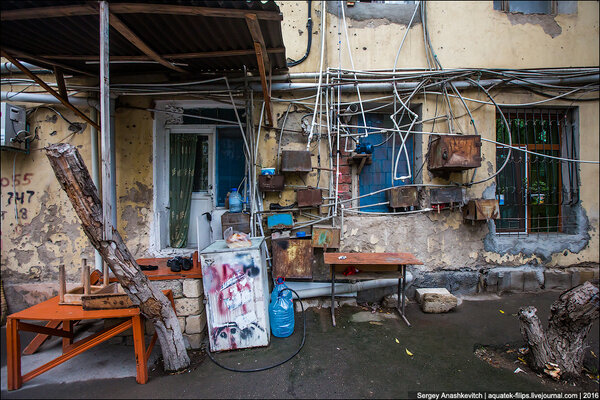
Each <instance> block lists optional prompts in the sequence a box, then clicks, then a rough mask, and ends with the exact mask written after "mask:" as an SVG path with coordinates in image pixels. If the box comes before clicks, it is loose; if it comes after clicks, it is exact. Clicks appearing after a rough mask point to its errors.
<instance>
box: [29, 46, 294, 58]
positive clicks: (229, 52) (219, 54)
mask: <svg viewBox="0 0 600 400" xmlns="http://www.w3.org/2000/svg"><path fill="white" fill-rule="evenodd" d="M284 51H285V47H273V48H269V49H267V53H283V52H284ZM253 54H256V52H255V51H254V48H252V49H248V50H223V51H203V52H196V53H174V54H163V55H161V57H162V58H164V59H177V60H190V59H196V58H215V57H237V56H249V55H253ZM40 57H44V58H48V59H51V60H73V61H99V60H100V57H99V56H97V55H92V54H90V55H69V54H44V55H43V56H40ZM110 59H111V60H113V61H150V60H152V58H150V57H149V56H146V55H143V56H111V57H110Z"/></svg>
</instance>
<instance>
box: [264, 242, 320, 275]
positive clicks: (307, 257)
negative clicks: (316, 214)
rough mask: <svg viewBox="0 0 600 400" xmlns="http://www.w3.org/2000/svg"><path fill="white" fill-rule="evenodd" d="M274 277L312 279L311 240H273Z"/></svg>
mask: <svg viewBox="0 0 600 400" xmlns="http://www.w3.org/2000/svg"><path fill="white" fill-rule="evenodd" d="M271 243H272V250H273V276H274V277H277V276H283V277H285V278H297V279H298V278H299V279H311V278H312V263H313V249H312V243H311V239H310V238H309V237H305V238H282V239H273V240H272V241H271Z"/></svg>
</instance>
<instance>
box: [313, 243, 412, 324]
mask: <svg viewBox="0 0 600 400" xmlns="http://www.w3.org/2000/svg"><path fill="white" fill-rule="evenodd" d="M324 256H325V257H324V259H325V264H329V266H330V268H331V322H332V323H333V326H335V280H336V278H338V279H346V280H352V281H361V280H371V279H380V278H398V307H397V309H398V313H400V316H401V317H402V319H404V322H406V324H407V325H408V326H410V322H408V319H407V318H406V316H405V314H404V306H405V304H404V303H405V301H404V291H405V289H406V266H407V265H423V263H422V262H421V261H419V260H418V259H417V258H415V256H414V255H412V254H411V253H324ZM337 265H342V266H346V267H347V266H356V267H357V268H358V269H360V270H361V272H359V273H358V274H356V275H348V276H345V275H344V274H342V273H341V272H337V273H336V271H335V269H336V266H337ZM390 268H394V270H391V269H390ZM364 270H371V272H367V273H365V272H363V271H364Z"/></svg>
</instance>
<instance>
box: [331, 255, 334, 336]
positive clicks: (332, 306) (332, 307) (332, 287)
mask: <svg viewBox="0 0 600 400" xmlns="http://www.w3.org/2000/svg"><path fill="white" fill-rule="evenodd" d="M330 268H331V323H332V324H333V326H335V265H334V264H331V265H330Z"/></svg>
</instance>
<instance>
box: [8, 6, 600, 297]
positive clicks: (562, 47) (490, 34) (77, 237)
mask: <svg viewBox="0 0 600 400" xmlns="http://www.w3.org/2000/svg"><path fill="white" fill-rule="evenodd" d="M306 4H307V3H306V2H304V1H302V2H291V1H290V2H287V1H285V2H284V1H282V2H278V5H279V6H280V8H281V11H282V13H283V15H284V20H283V23H282V28H283V38H284V41H285V46H286V56H288V57H290V58H293V59H298V58H300V57H301V56H302V55H303V54H304V51H305V49H306V37H307V35H308V34H309V33H308V32H306V27H305V25H306ZM427 4H428V15H429V27H430V35H431V40H432V42H433V46H434V48H435V51H436V53H437V55H438V57H439V59H440V61H441V63H442V65H443V66H444V67H445V68H457V67H488V68H539V67H570V66H598V65H599V52H598V48H599V46H598V45H599V43H598V12H599V8H598V7H599V6H598V2H597V1H591V2H586V1H581V2H579V3H578V11H577V14H575V15H558V16H556V17H555V18H554V19H553V20H552V18H550V19H548V18H546V19H545V20H544V21H542V22H543V23H542V24H541V25H540V24H539V23H518V21H517V22H515V18H514V16H510V15H508V14H506V13H502V12H499V11H495V10H493V8H492V1H481V2H427ZM382 6H386V7H387V5H382ZM390 7H391V6H390ZM320 8H321V3H320V2H318V1H314V2H313V20H314V26H313V29H312V31H313V32H312V35H313V44H312V50H311V53H310V55H309V57H308V59H307V60H306V61H305V62H303V63H302V64H300V65H298V66H297V67H293V68H291V69H290V72H291V73H295V72H315V71H318V69H319V55H320V43H321V36H320V33H319V30H320V22H321V16H322V15H323V13H321V11H320ZM326 18H327V27H326V32H327V36H326V54H325V65H324V66H323V69H324V70H325V69H326V68H327V67H331V68H337V67H338V66H339V65H340V61H339V59H338V26H340V20H339V19H338V18H337V17H336V16H335V15H333V14H330V13H326ZM511 21H512V22H511ZM553 21H554V22H553ZM533 22H536V21H533ZM537 22H539V21H537ZM553 23H556V24H558V26H559V28H560V29H561V33H560V34H559V35H556V36H555V37H552V36H551V35H550V34H548V33H546V32H544V28H546V29H556V27H555V26H553ZM347 24H348V34H349V37H350V43H351V47H352V55H353V60H354V64H355V68H356V69H391V68H393V63H394V58H395V55H396V52H397V47H398V44H399V42H400V40H401V38H402V36H403V34H404V32H405V30H406V26H405V25H401V24H395V23H389V22H387V21H386V20H374V21H363V22H360V23H359V22H356V21H353V20H351V19H348V21H347ZM342 26H343V25H342ZM342 29H343V28H342ZM298 30H301V31H303V33H302V35H299V32H298ZM342 35H343V31H342ZM342 45H343V57H342V60H341V65H342V67H343V68H350V67H351V63H350V60H349V58H348V54H347V48H346V47H345V45H346V42H345V38H343V41H342ZM363 48H365V49H363ZM397 67H398V68H407V67H411V68H423V67H426V61H425V56H424V46H423V31H422V25H421V24H420V23H418V24H416V25H415V26H414V27H413V28H412V29H411V30H410V32H409V34H408V37H407V41H406V43H405V45H404V48H403V50H402V53H401V57H400V59H399V62H398V65H397ZM315 81H316V80H315ZM304 82H306V81H304ZM2 89H3V90H13V89H11V88H5V87H3V88H2ZM382 94H387V93H380V94H369V95H365V96H364V97H365V98H372V97H376V96H380V95H382ZM464 94H465V95H466V96H470V97H475V98H479V99H485V95H483V94H482V93H478V92H476V91H465V93H464ZM306 95H308V93H306V92H303V93H299V94H295V95H294V97H303V96H306ZM259 96H260V95H259V94H257V96H256V98H259ZM274 96H275V97H284V98H285V97H289V96H290V95H289V93H288V94H278V93H274ZM346 99H348V100H356V96H355V95H348V96H346ZM496 99H497V101H499V102H502V103H520V102H526V101H536V100H540V99H542V98H541V97H538V96H534V95H531V94H526V93H517V92H510V93H508V92H507V93H499V94H498V95H497V97H496ZM305 101H307V102H312V101H314V100H305ZM416 103H424V104H423V107H422V112H423V118H428V117H429V116H432V115H433V114H434V109H435V104H434V103H433V99H432V98H429V97H428V98H427V102H424V99H423V98H422V97H417V98H416ZM119 104H120V105H128V106H135V107H143V108H145V107H150V106H151V104H152V102H151V100H150V99H147V98H141V97H126V98H121V99H119ZM440 104H441V102H440ZM452 104H453V107H454V108H455V109H456V110H460V111H461V112H462V108H461V105H460V102H458V101H456V100H453V103H452ZM552 105H563V106H565V105H566V106H571V105H572V104H571V103H570V102H554V103H552ZM32 106H33V105H32V104H28V105H27V107H32ZM577 106H578V107H579V116H580V123H581V125H580V137H581V144H582V145H581V151H580V157H581V158H582V159H588V160H598V159H599V154H598V148H599V143H598V138H599V136H600V135H599V131H598V126H599V121H598V114H599V112H598V111H599V110H598V108H599V105H598V102H586V103H581V104H577ZM286 107H287V103H280V102H274V106H273V114H274V115H275V116H276V118H281V117H282V116H283V114H284V112H285V110H286ZM440 107H442V108H440V109H439V110H438V111H439V112H442V111H443V106H440ZM56 109H57V110H59V111H60V112H61V113H63V114H64V115H65V117H67V118H68V119H70V120H73V121H78V120H79V119H78V118H77V117H76V116H75V115H73V113H71V112H69V111H67V110H66V109H64V108H63V107H59V106H56ZM85 111H86V112H88V111H89V110H85ZM259 111H260V104H259V102H258V101H257V102H256V104H255V112H254V114H255V123H257V122H258V120H257V119H258V113H259ZM298 111H299V112H308V111H306V110H302V109H300V110H298ZM474 116H475V119H476V121H477V126H478V128H479V133H480V134H482V136H483V137H488V138H494V137H495V110H494V108H493V107H492V106H483V107H481V108H479V109H478V110H477V111H475V112H474ZM308 120H309V121H310V118H309V119H308ZM29 122H30V124H31V128H32V130H35V129H37V131H38V135H39V137H40V140H38V141H36V142H35V143H34V148H35V149H34V151H32V153H31V154H30V155H23V154H17V155H16V158H14V156H15V154H16V153H10V152H3V153H2V160H1V164H0V165H1V177H2V194H1V204H2V225H1V229H2V237H1V238H2V255H1V267H2V277H3V280H4V281H5V282H9V283H15V284H16V283H20V284H25V283H27V284H33V283H40V284H41V283H46V284H47V283H48V282H54V280H55V279H56V276H57V271H58V265H60V264H65V265H66V266H67V273H68V278H69V280H70V281H77V280H78V279H79V265H80V263H81V258H83V257H86V258H88V260H90V262H92V261H91V260H93V251H92V248H91V247H90V246H89V244H88V242H87V239H86V237H85V235H84V234H83V232H82V230H81V229H80V227H79V223H78V220H77V217H76V215H75V214H74V212H73V210H72V207H71V205H70V202H69V201H68V199H67V197H66V195H65V194H64V192H63V191H62V190H61V189H60V187H59V186H58V184H57V181H56V179H55V177H54V175H53V172H52V170H51V169H50V167H49V164H48V162H47V160H46V158H45V155H44V154H43V151H40V150H39V149H41V148H42V147H43V146H45V145H46V144H48V143H54V142H58V141H60V140H65V141H69V142H70V143H72V144H74V145H76V146H78V148H79V150H80V152H81V153H82V155H83V157H84V160H85V161H86V163H90V161H91V156H90V138H89V127H88V128H87V129H86V130H85V131H84V132H83V133H81V134H75V135H71V136H69V131H68V129H67V124H66V123H65V122H64V121H63V120H62V119H61V118H60V117H56V119H55V114H54V113H53V112H51V111H49V110H44V109H40V110H39V111H37V112H36V113H35V114H33V115H32V116H31V117H30V121H29ZM460 124H461V125H462V127H463V128H464V130H465V131H466V132H469V133H471V132H472V128H470V127H468V126H469V125H468V120H467V119H465V118H462V119H461V120H460ZM277 126H280V122H279V123H278V125H277ZM287 127H288V128H290V129H300V127H299V126H298V125H293V124H289V125H287ZM429 127H430V125H428V124H425V125H424V128H425V129H424V130H426V129H427V128H429ZM437 129H440V130H441V131H446V129H447V127H446V126H445V124H441V125H440V124H436V130H437ZM55 132H56V133H55ZM278 136H279V130H278V129H270V130H262V132H261V139H260V142H259V146H260V147H259V148H260V154H259V158H258V161H259V164H260V165H263V166H266V167H271V166H274V162H275V158H276V151H277V138H278ZM305 140H306V137H303V139H302V140H300V141H299V142H298V143H290V144H288V145H287V146H286V147H285V148H284V149H302V148H304V147H305V143H306V142H305ZM321 150H322V164H323V166H325V167H329V160H328V159H327V157H326V156H325V155H326V153H327V144H326V141H325V140H324V141H322V144H321ZM426 150H427V149H426V145H424V146H423V152H425V151H426ZM152 152H153V150H152V114H151V113H150V112H147V111H141V110H131V109H126V108H124V107H117V114H116V163H117V201H118V209H117V210H118V228H119V229H120V231H121V233H122V235H123V237H124V239H125V240H126V243H127V245H128V246H129V248H130V250H131V251H132V252H133V253H134V256H136V257H141V256H144V255H148V247H149V236H150V231H151V228H152V212H153V204H152ZM482 153H483V165H482V168H481V169H480V171H479V172H478V177H485V176H487V174H488V173H490V172H492V173H493V171H495V149H494V145H493V144H489V143H485V144H484V145H483V148H482ZM313 154H316V149H315V148H313ZM13 160H14V161H15V163H14V165H15V169H14V171H15V174H16V176H18V178H19V179H20V182H21V183H20V184H16V185H15V186H16V187H15V189H16V191H17V192H19V193H24V198H25V199H24V201H23V204H18V207H17V212H18V213H21V214H22V217H21V218H20V221H19V224H17V222H16V220H15V211H14V195H13V200H11V204H8V202H9V198H10V195H9V192H14V191H13V189H12V182H13V180H12V174H13ZM489 163H491V167H490V164H489ZM88 165H89V164H88ZM313 165H316V155H315V156H313ZM26 174H31V175H27V178H28V183H27V184H26V183H25V182H24V181H25V179H24V178H25V176H26ZM469 174H470V173H469ZM424 176H425V182H430V179H429V177H428V175H427V174H424ZM469 176H470V175H469ZM328 177H329V174H328V172H326V171H324V172H322V175H321V183H320V185H321V186H324V187H327V182H328V179H329V178H328ZM316 178H317V174H316V172H315V171H313V172H312V173H311V174H309V176H308V178H307V179H306V183H307V184H309V185H315V184H316ZM452 178H454V179H461V178H460V177H459V176H456V174H455V176H453V177H452ZM438 181H439V180H433V181H431V182H434V183H435V182H438ZM439 182H441V183H444V182H442V181H439ZM581 182H582V186H581V199H582V206H583V208H584V210H585V212H586V214H587V217H588V218H589V220H590V224H591V229H590V231H589V233H590V236H591V240H590V242H589V245H588V246H587V247H586V248H585V249H584V250H582V251H581V252H579V253H578V254H571V253H569V252H567V254H566V255H563V254H562V253H559V254H555V255H554V256H553V257H552V260H551V261H550V262H549V263H548V264H549V265H558V266H567V265H571V264H577V263H581V262H598V260H599V258H600V257H599V254H598V248H599V247H600V246H599V245H600V243H599V242H600V240H599V238H598V231H599V229H598V228H599V226H598V218H599V216H598V182H599V175H598V166H597V165H581ZM5 183H6V184H5ZM286 183H290V184H295V185H301V184H303V182H302V181H301V179H299V178H292V179H291V180H289V181H288V182H286ZM485 187H487V185H486V184H483V185H478V186H476V187H474V188H471V189H469V192H468V193H469V195H470V196H471V197H477V196H480V195H481V193H482V192H483V190H484V189H485ZM28 190H29V191H32V192H33V193H32V194H31V197H29V194H28V193H27V191H28ZM19 197H21V196H19ZM294 199H295V194H294V192H293V191H292V190H286V191H284V193H283V194H282V196H281V197H279V195H278V194H276V193H268V194H266V197H265V206H268V204H269V203H270V202H279V203H280V204H282V205H286V204H290V203H292V202H293V201H294ZM23 210H25V211H23ZM23 213H24V214H23ZM384 218H393V219H392V220H391V221H392V222H390V221H387V222H386V221H384V220H379V219H375V218H369V217H366V218H363V217H355V218H354V221H355V222H352V219H348V222H347V223H348V226H346V231H345V234H344V235H345V236H344V246H345V248H347V249H351V250H364V251H371V250H372V251H399V250H401V249H400V248H398V246H399V244H398V243H399V242H398V241H397V240H396V239H395V237H398V236H399V234H398V232H397V230H398V229H405V230H406V231H407V232H408V233H409V237H412V238H413V243H411V244H410V246H412V247H414V249H416V250H415V251H416V252H418V253H420V256H422V258H423V259H424V260H426V261H427V262H428V263H429V264H430V265H431V266H435V267H444V268H449V269H456V268H462V267H464V266H475V265H482V264H486V263H489V264H496V263H499V264H503V263H506V264H510V265H520V264H523V263H526V262H529V261H531V260H532V259H533V257H523V256H518V255H517V256H503V257H501V256H499V255H497V254H493V253H487V252H485V251H484V250H483V243H482V240H483V237H484V236H485V234H487V227H485V226H484V227H476V228H470V227H468V226H466V225H465V224H463V223H462V221H461V219H460V216H459V214H458V213H448V214H447V215H442V214H440V215H433V214H431V215H428V216H424V217H423V218H427V220H428V221H429V222H427V224H430V225H423V220H420V219H419V217H384ZM299 220H305V218H299ZM353 223H354V224H355V226H356V227H357V228H356V229H357V231H356V232H355V233H353V232H354V229H355V228H353V227H352V224H353ZM385 224H390V227H389V232H388V233H386V234H385V235H387V236H385V238H377V237H375V239H372V236H373V235H375V236H377V235H383V233H382V232H383V231H384V230H383V228H382V227H384V225H385ZM403 224H404V225H403ZM402 226H404V228H402ZM422 226H431V230H432V231H431V232H426V234H425V235H424V236H423V235H412V232H411V231H410V230H411V229H412V227H417V228H418V227H422ZM359 227H360V228H361V229H367V232H365V233H364V235H363V236H364V237H362V236H361V235H362V234H363V233H362V232H360V231H359V230H358V228H359ZM386 229H387V228H386ZM465 238H467V240H465ZM417 242H419V243H417ZM461 246H463V248H462V249H461ZM457 249H458V250H457ZM403 250H407V249H403ZM459 253H460V254H459ZM24 296H25V295H24ZM27 296H30V297H29V299H32V298H35V295H33V296H32V295H30V294H27Z"/></svg>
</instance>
